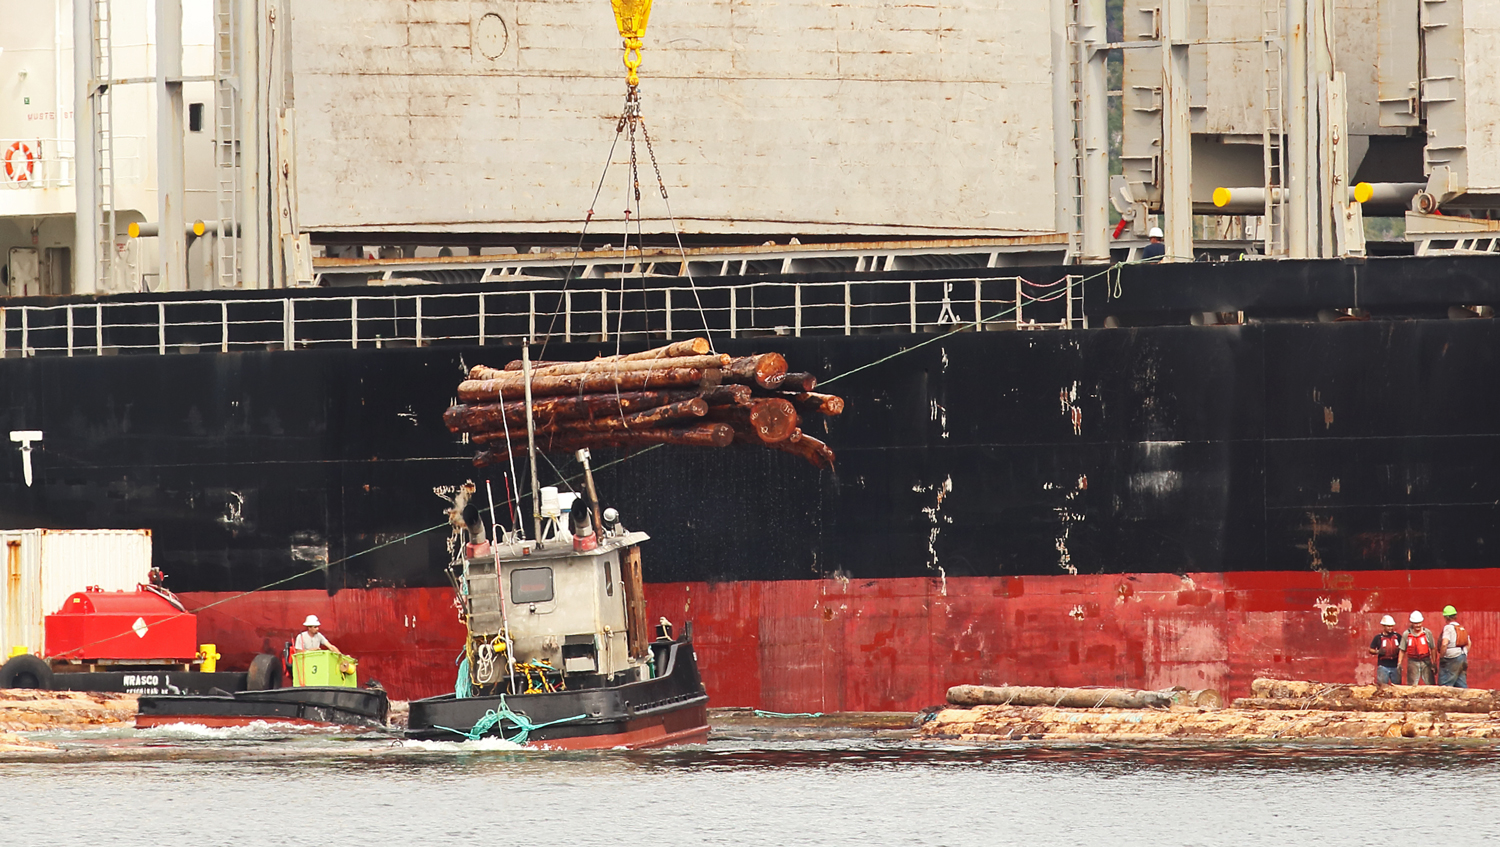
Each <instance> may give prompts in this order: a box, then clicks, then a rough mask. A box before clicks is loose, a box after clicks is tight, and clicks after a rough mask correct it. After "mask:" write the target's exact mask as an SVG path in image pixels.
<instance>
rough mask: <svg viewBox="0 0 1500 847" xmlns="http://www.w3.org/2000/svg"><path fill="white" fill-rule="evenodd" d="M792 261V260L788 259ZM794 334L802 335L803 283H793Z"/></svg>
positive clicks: (799, 336) (798, 336)
mask: <svg viewBox="0 0 1500 847" xmlns="http://www.w3.org/2000/svg"><path fill="white" fill-rule="evenodd" d="M788 261H790V260H788ZM792 325H793V326H792V335H794V336H796V337H797V338H801V337H802V283H800V282H794V283H792Z"/></svg>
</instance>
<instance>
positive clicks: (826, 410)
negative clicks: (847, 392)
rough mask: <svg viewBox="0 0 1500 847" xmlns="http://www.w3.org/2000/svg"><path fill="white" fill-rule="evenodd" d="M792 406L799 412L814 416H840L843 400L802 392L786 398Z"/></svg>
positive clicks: (831, 396) (830, 395)
mask: <svg viewBox="0 0 1500 847" xmlns="http://www.w3.org/2000/svg"><path fill="white" fill-rule="evenodd" d="M787 399H788V400H791V401H792V405H793V406H796V407H797V411H799V412H807V413H809V414H814V415H829V416H834V415H842V414H843V413H844V398H842V397H835V396H833V395H832V394H816V393H814V392H811V391H804V392H801V393H798V394H791V395H788V396H787Z"/></svg>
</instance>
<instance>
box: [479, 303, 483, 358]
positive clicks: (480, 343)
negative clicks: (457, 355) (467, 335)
mask: <svg viewBox="0 0 1500 847" xmlns="http://www.w3.org/2000/svg"><path fill="white" fill-rule="evenodd" d="M479 346H480V347H483V346H484V292H483V291H481V292H479Z"/></svg>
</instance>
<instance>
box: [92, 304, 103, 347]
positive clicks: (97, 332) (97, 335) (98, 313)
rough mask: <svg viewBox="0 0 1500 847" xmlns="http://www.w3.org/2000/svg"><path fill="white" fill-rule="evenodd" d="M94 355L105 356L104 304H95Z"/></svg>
mask: <svg viewBox="0 0 1500 847" xmlns="http://www.w3.org/2000/svg"><path fill="white" fill-rule="evenodd" d="M94 355H95V356H103V355H104V304H102V303H95V304H94Z"/></svg>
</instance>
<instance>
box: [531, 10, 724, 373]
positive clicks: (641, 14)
mask: <svg viewBox="0 0 1500 847" xmlns="http://www.w3.org/2000/svg"><path fill="white" fill-rule="evenodd" d="M610 4H611V6H612V8H613V10H614V15H615V25H616V28H617V29H618V30H619V33H620V39H621V41H622V43H623V47H624V64H625V70H626V80H625V82H626V92H625V105H624V108H623V109H622V111H621V114H620V119H619V120H618V121H617V122H616V124H615V136H614V139H613V141H611V142H610V148H609V155H607V156H606V157H605V160H604V170H603V172H602V173H601V174H600V175H599V181H598V183H597V184H596V185H595V188H594V197H593V201H592V202H591V203H590V205H589V209H588V213H587V215H586V216H585V217H584V225H583V231H582V232H580V233H579V238H578V247H577V248H576V249H575V251H574V254H573V258H572V260H571V261H570V262H569V263H568V270H567V272H566V273H565V274H564V275H563V285H562V289H561V291H560V292H559V294H560V297H559V300H558V304H557V307H556V308H554V309H553V312H552V316H551V320H550V321H549V322H548V325H547V332H546V334H545V335H544V336H543V338H542V343H541V349H540V350H539V352H538V355H539V357H540V356H545V354H546V350H547V343H548V342H549V341H550V340H551V338H552V335H553V330H554V329H555V328H556V325H557V317H558V315H559V314H560V313H561V311H562V301H563V298H564V297H566V294H567V290H568V285H569V284H570V283H571V282H572V280H573V270H574V268H575V267H576V265H577V263H578V253H579V252H581V251H582V249H583V241H584V237H585V235H586V234H587V232H588V225H589V223H590V222H592V221H593V218H594V212H595V208H596V207H597V206H598V202H599V195H600V193H601V192H602V191H603V188H604V181H605V179H606V178H607V177H608V175H609V169H610V166H611V165H612V164H613V161H614V151H615V147H616V146H618V144H619V141H620V135H621V133H624V132H626V131H627V130H628V138H629V141H630V174H629V177H630V185H631V189H632V191H633V199H634V210H635V211H634V214H635V222H636V244H637V247H636V252H637V253H638V254H639V256H640V258H641V261H640V262H639V263H638V266H639V268H640V271H641V272H640V274H639V278H640V282H641V292H642V309H643V311H644V310H645V285H646V278H645V261H644V259H645V249H644V248H645V241H644V237H645V236H644V231H643V229H642V215H641V209H640V203H641V183H640V169H639V160H638V158H637V155H636V143H635V134H636V127H637V125H639V127H640V132H641V137H642V139H643V140H644V141H645V144H646V153H647V154H648V155H649V156H650V159H651V167H652V170H653V171H654V173H655V175H656V187H657V191H658V192H659V193H660V194H661V199H662V203H663V205H664V206H665V208H666V211H667V219H668V220H669V222H670V223H671V227H672V236H673V238H674V239H675V240H676V242H677V252H678V256H679V258H680V261H681V263H682V265H681V268H682V273H683V274H684V275H685V276H686V277H687V279H688V287H689V288H690V289H691V290H692V292H693V300H694V302H695V303H696V305H697V307H698V314H699V318H700V319H701V320H702V322H703V333H704V335H705V336H707V337H708V338H709V341H710V342H712V340H713V336H712V333H711V330H710V329H709V322H708V315H707V312H706V310H705V309H704V307H703V299H702V296H701V295H700V294H699V292H698V286H697V282H696V280H694V278H693V269H692V265H691V264H690V263H689V262H688V258H687V248H686V247H685V246H684V244H683V242H682V230H681V227H679V226H678V224H677V217H676V215H675V214H674V213H673V212H672V201H671V198H670V197H669V196H668V193H667V186H666V181H665V180H664V179H663V178H662V173H661V166H660V165H659V164H658V163H657V159H656V149H655V147H653V146H652V144H651V133H650V131H649V130H648V129H647V128H646V119H645V117H644V116H643V115H642V114H641V102H640V89H639V85H640V75H639V73H638V70H639V68H640V66H641V49H642V47H643V44H644V42H643V39H644V37H645V34H646V25H647V23H648V22H649V21H650V17H651V0H610ZM630 199H631V198H629V197H627V200H626V209H625V221H624V228H625V229H624V242H623V244H622V246H621V249H620V264H621V271H622V273H621V275H620V291H619V296H620V308H619V312H620V314H619V315H617V316H616V324H617V327H616V332H615V344H616V351H615V352H617V353H618V352H619V349H618V348H619V343H620V337H621V335H622V334H623V330H624V319H625V315H624V312H625V275H624V273H623V271H624V270H625V263H626V261H627V260H628V259H629V257H630V217H631V208H630V205H631V204H630ZM606 296H607V295H606ZM647 320H648V323H647V330H648V331H649V329H650V325H649V314H647ZM604 329H605V330H606V331H607V330H608V327H605V328H604Z"/></svg>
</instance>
